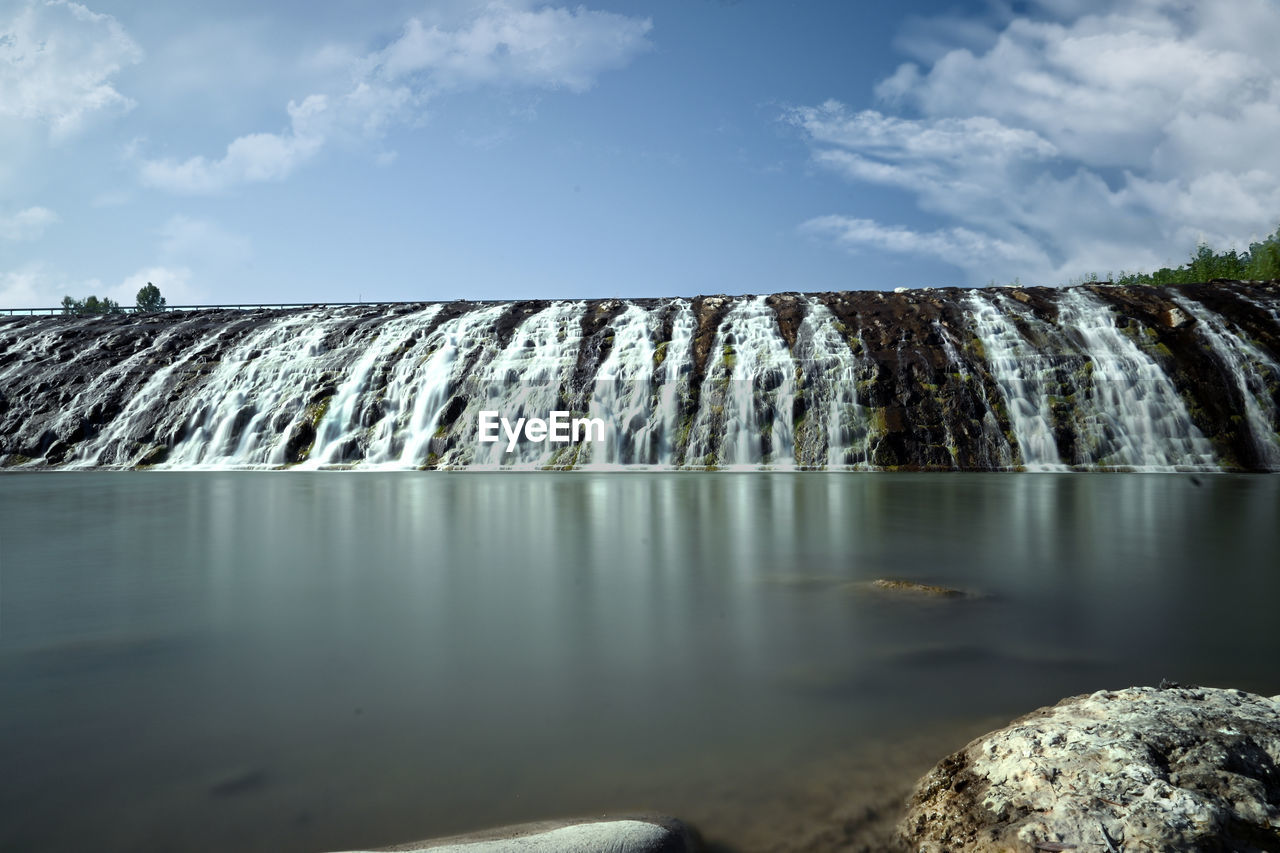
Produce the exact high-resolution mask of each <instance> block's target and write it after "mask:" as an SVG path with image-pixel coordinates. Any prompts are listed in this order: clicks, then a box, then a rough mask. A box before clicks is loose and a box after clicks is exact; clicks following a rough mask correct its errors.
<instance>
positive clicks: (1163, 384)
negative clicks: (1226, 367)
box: [1058, 289, 1217, 470]
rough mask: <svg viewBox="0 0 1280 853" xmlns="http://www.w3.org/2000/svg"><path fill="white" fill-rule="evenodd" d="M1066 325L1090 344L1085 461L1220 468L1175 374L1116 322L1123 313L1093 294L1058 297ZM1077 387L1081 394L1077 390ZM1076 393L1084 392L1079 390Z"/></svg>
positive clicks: (1086, 348) (1138, 334)
mask: <svg viewBox="0 0 1280 853" xmlns="http://www.w3.org/2000/svg"><path fill="white" fill-rule="evenodd" d="M1058 323H1059V325H1060V326H1063V327H1064V328H1066V329H1069V330H1070V331H1071V332H1073V333H1074V334H1075V335H1076V337H1077V338H1079V339H1080V341H1081V342H1082V344H1083V353H1084V355H1085V356H1086V357H1087V358H1088V359H1089V361H1088V362H1086V363H1087V364H1089V365H1091V368H1090V369H1089V371H1088V374H1089V383H1088V386H1087V388H1084V389H1079V390H1083V391H1085V393H1086V398H1087V402H1085V403H1084V405H1083V406H1081V411H1082V412H1083V416H1082V418H1081V422H1080V432H1079V441H1078V444H1077V453H1078V457H1079V462H1080V464H1084V465H1087V466H1094V467H1109V468H1114V467H1125V468H1143V469H1145V470H1175V469H1188V468H1190V469H1197V470H1199V469H1210V468H1215V467H1217V466H1216V464H1215V462H1214V454H1213V447H1212V445H1211V444H1210V443H1209V441H1208V439H1206V438H1205V437H1204V434H1203V433H1202V432H1201V431H1200V429H1199V428H1198V427H1196V425H1195V424H1194V423H1193V422H1192V420H1191V415H1190V413H1189V412H1188V411H1187V407H1186V404H1185V403H1183V401H1182V398H1181V397H1180V396H1179V394H1178V390H1177V388H1175V387H1174V385H1173V382H1172V381H1171V380H1170V379H1169V376H1168V374H1166V373H1165V371H1164V370H1163V369H1162V368H1161V366H1160V365H1159V364H1158V363H1156V361H1155V359H1154V358H1152V357H1151V356H1150V355H1148V354H1147V353H1146V352H1144V351H1143V350H1142V348H1140V347H1139V346H1138V344H1137V343H1136V342H1135V338H1136V339H1141V338H1142V336H1143V329H1142V328H1141V327H1139V326H1137V325H1136V324H1134V325H1131V326H1130V329H1132V330H1133V336H1132V337H1130V336H1129V335H1126V334H1124V333H1123V332H1121V330H1120V328H1119V327H1118V326H1117V325H1116V318H1115V315H1114V314H1112V313H1111V311H1110V310H1109V309H1108V308H1107V307H1106V306H1105V305H1104V304H1102V303H1101V302H1100V301H1099V300H1098V299H1097V298H1096V297H1094V296H1092V295H1091V294H1090V293H1089V292H1088V291H1087V290H1084V289H1079V290H1072V291H1068V292H1065V293H1063V294H1062V296H1061V297H1060V298H1059V300H1058ZM1073 390H1076V389H1073ZM1076 393H1079V391H1078V390H1076Z"/></svg>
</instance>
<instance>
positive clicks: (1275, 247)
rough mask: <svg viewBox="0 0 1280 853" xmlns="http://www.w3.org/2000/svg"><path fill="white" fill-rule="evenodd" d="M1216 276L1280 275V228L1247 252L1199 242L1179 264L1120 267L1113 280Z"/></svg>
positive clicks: (1162, 280)
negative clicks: (1141, 270)
mask: <svg viewBox="0 0 1280 853" xmlns="http://www.w3.org/2000/svg"><path fill="white" fill-rule="evenodd" d="M1215 278H1229V279H1241V280H1246V281H1247V280H1250V279H1261V280H1267V279H1280V228H1277V229H1276V233H1274V234H1272V235H1271V236H1270V237H1268V238H1266V239H1265V240H1261V241H1259V242H1257V243H1250V244H1249V248H1248V250H1247V251H1244V252H1240V251H1237V250H1235V249H1231V250H1229V251H1226V252H1217V251H1214V249H1213V248H1212V247H1211V246H1209V244H1207V243H1200V244H1199V245H1198V246H1196V250H1195V251H1194V252H1192V253H1191V258H1190V259H1189V260H1188V261H1187V262H1186V263H1184V264H1181V265H1180V266H1177V267H1162V268H1161V269H1158V270H1156V271H1155V272H1150V273H1127V272H1125V271H1123V270H1121V271H1120V275H1119V276H1116V277H1115V278H1114V279H1112V280H1113V281H1114V283H1115V284H1193V283H1195V282H1201V281H1212V280H1213V279H1215ZM1108 279H1111V276H1108ZM1097 280H1098V276H1097V275H1096V274H1092V273H1091V274H1090V275H1088V276H1086V277H1084V278H1083V279H1082V281H1097Z"/></svg>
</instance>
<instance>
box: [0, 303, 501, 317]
mask: <svg viewBox="0 0 1280 853" xmlns="http://www.w3.org/2000/svg"><path fill="white" fill-rule="evenodd" d="M450 301H456V302H487V301H493V302H500V301H507V300H480V299H463V300H447V299H445V300H441V299H413V300H401V301H392V302H237V303H229V304H226V305H166V306H165V307H164V308H163V309H161V310H160V311H139V310H138V309H137V308H130V307H127V306H124V305H121V306H120V307H119V308H118V309H117V310H115V311H112V312H111V314H160V313H163V312H164V311H218V310H230V311H274V310H281V309H287V308H345V307H349V306H353V305H367V306H369V307H376V306H379V305H437V304H445V303H448V302H450ZM0 314H7V315H9V316H13V315H15V314H16V315H24V314H26V315H35V314H66V315H67V316H69V317H107V316H111V314H108V313H107V312H105V311H75V310H67V309H66V308H64V307H62V306H61V305H59V306H57V307H56V308H0Z"/></svg>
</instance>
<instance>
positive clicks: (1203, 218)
mask: <svg viewBox="0 0 1280 853" xmlns="http://www.w3.org/2000/svg"><path fill="white" fill-rule="evenodd" d="M1276 44H1280V7H1278V6H1277V4H1276V3H1275V2H1274V0H1215V2H1213V3H1207V2H1206V3H1196V2H1164V0H1118V2H1108V3H1096V2H1085V0H1039V2H1027V3H1023V2H1019V3H1008V2H1001V1H1000V0H983V2H938V3H914V4H905V3H890V2H860V3H854V2H844V1H843V0H842V2H822V0H807V2H783V0H736V2H735V1H734V0H649V2H641V0H631V1H630V2H624V0H588V2H585V3H584V4H583V5H577V4H576V3H572V4H565V5H559V4H557V3H541V2H534V0H434V2H431V0H425V1H424V0H418V2H401V0H391V1H390V2H382V3H377V4H373V3H365V2H356V0H347V2H331V3H310V2H288V3H284V2H281V3H271V4H261V3H258V2H248V0H230V1H229V2H219V3H209V2H204V3H193V2H185V0H170V2H166V3H164V4H157V3H153V2H142V0H132V2H130V0H90V2H88V3H87V4H86V5H79V4H75V3H70V2H45V0H35V1H34V2H17V3H14V2H11V1H10V2H6V3H4V4H3V5H0V307H21V306H40V305H52V304H56V303H57V302H58V301H59V300H60V299H61V297H62V296H63V295H65V294H72V295H76V296H85V295H88V294H89V293H96V294H98V295H109V296H111V297H113V298H116V299H119V300H120V301H122V302H124V303H126V304H132V302H133V298H134V294H135V293H136V291H137V289H138V288H139V287H140V286H141V285H142V284H144V283H145V282H147V281H153V282H155V283H156V284H158V285H159V286H160V288H161V290H162V292H164V293H165V295H166V296H167V297H168V298H169V300H170V302H171V303H222V302H244V301H253V302H272V301H277V302H297V301H347V300H352V301H354V300H360V299H363V300H365V301H374V300H417V299H423V300H437V299H453V298H459V297H466V298H490V299H493V298H532V297H546V298H556V297H572V298H578V297H604V296H637V297H638V296H661V295H694V294H698V293H719V292H726V293H760V292H768V291H781V290H805V291H816V290H840V289H875V288H884V289H888V288H893V287H898V286H930V285H934V286H942V285H953V284H962V285H964V284H969V285H976V284H986V283H987V282H989V281H992V280H995V281H998V282H1007V281H1010V280H1012V279H1014V278H1015V277H1017V278H1019V279H1020V280H1021V281H1022V282H1024V283H1043V284H1059V283H1063V282H1065V281H1068V280H1070V279H1072V278H1078V277H1081V276H1086V275H1088V274H1090V273H1098V274H1105V273H1107V272H1108V271H1119V270H1121V269H1130V270H1133V269H1150V268H1154V267H1157V266H1162V265H1164V264H1168V263H1178V262H1181V261H1182V260H1183V259H1184V258H1185V257H1186V255H1187V254H1188V253H1189V251H1190V249H1191V247H1192V246H1193V245H1194V244H1195V242H1196V241H1197V240H1201V239H1203V240H1208V241H1210V242H1212V243H1214V244H1215V245H1219V246H1228V245H1232V244H1235V245H1237V246H1240V247H1244V246H1246V245H1247V244H1248V242H1249V241H1250V240H1252V239H1258V238H1261V237H1264V236H1266V235H1268V234H1270V233H1271V232H1273V231H1274V230H1275V228H1276V226H1277V225H1278V224H1280V145H1277V144H1276V143H1275V140H1276V139H1277V138H1280V52H1277V51H1275V49H1274V46H1275V45H1276Z"/></svg>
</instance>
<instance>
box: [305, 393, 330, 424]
mask: <svg viewBox="0 0 1280 853" xmlns="http://www.w3.org/2000/svg"><path fill="white" fill-rule="evenodd" d="M332 399H333V397H332V396H329V397H325V398H324V399H323V400H321V401H320V402H319V403H315V404H313V405H311V406H308V407H307V413H306V416H305V417H306V418H307V420H309V421H311V425H312V426H317V425H318V424H319V423H320V421H322V420H324V416H325V413H326V412H328V411H329V401H330V400H332Z"/></svg>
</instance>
